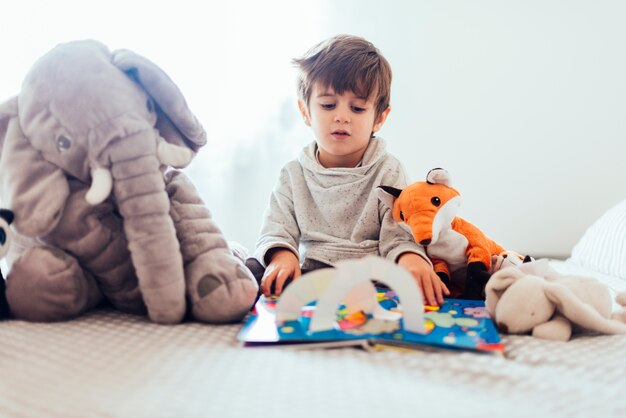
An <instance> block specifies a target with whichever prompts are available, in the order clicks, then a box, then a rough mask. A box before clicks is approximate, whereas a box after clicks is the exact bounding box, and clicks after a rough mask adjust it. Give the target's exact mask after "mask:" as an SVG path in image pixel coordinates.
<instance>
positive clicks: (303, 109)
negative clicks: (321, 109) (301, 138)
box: [298, 99, 311, 126]
mask: <svg viewBox="0 0 626 418" xmlns="http://www.w3.org/2000/svg"><path fill="white" fill-rule="evenodd" d="M298 108H299V109H300V114H301V115H302V119H303V120H304V123H306V126H311V118H310V117H309V111H308V110H307V108H306V105H305V104H304V102H303V101H302V99H298Z"/></svg>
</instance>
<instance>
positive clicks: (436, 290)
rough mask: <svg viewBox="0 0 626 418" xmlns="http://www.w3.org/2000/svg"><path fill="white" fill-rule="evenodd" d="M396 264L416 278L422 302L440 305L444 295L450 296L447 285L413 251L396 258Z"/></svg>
mask: <svg viewBox="0 0 626 418" xmlns="http://www.w3.org/2000/svg"><path fill="white" fill-rule="evenodd" d="M398 264H399V265H400V266H402V267H404V268H405V269H407V270H408V271H409V272H410V273H411V274H412V275H413V277H414V278H415V280H417V283H418V284H419V286H420V289H421V291H422V295H423V296H424V303H426V304H428V305H433V306H435V305H441V304H442V303H443V297H444V295H445V296H450V291H449V290H448V288H447V286H446V285H445V284H444V283H443V282H442V281H441V279H440V278H439V276H437V274H436V273H435V271H434V270H433V268H432V267H431V266H430V264H428V262H427V261H426V260H424V259H423V258H422V257H421V256H419V255H417V254H415V253H404V254H402V255H400V257H399V258H398Z"/></svg>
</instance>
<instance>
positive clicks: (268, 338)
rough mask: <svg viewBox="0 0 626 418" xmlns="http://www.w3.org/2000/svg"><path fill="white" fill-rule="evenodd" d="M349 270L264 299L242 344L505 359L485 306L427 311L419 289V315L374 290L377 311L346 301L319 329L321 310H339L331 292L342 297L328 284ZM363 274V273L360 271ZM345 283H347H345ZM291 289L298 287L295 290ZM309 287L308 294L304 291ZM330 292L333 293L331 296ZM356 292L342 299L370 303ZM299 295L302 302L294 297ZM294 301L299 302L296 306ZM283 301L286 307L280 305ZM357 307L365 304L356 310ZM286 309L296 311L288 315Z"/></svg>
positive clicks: (455, 304) (462, 304) (460, 304)
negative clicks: (441, 352)
mask: <svg viewBox="0 0 626 418" xmlns="http://www.w3.org/2000/svg"><path fill="white" fill-rule="evenodd" d="M368 262H369V264H367V265H366V267H367V268H368V271H372V270H376V269H378V270H380V271H382V272H383V273H382V275H383V276H388V275H389V271H391V272H395V273H397V271H394V270H393V269H391V270H389V271H384V269H382V270H381V269H380V268H381V267H385V268H386V267H387V266H386V265H385V264H384V263H382V264H381V261H379V260H374V261H373V262H374V264H372V261H371V260H368ZM361 267H362V266H361ZM372 267H373V268H372ZM345 270H346V269H345V266H342V268H340V269H339V273H341V274H337V273H336V272H331V271H328V272H319V273H315V276H314V274H313V273H309V275H310V277H306V276H307V275H305V276H302V278H300V279H299V280H298V281H296V282H294V283H293V284H292V285H290V286H289V287H288V288H287V289H286V291H285V292H284V293H283V295H282V296H281V298H276V297H271V298H265V297H264V296H261V298H260V299H259V300H258V301H257V303H256V305H255V308H254V310H253V312H252V314H251V315H250V317H249V318H248V320H247V322H246V323H245V325H244V326H243V328H242V330H241V331H240V333H239V340H241V341H242V342H243V343H244V345H245V346H248V347H254V346H280V347H287V348H296V349H301V348H332V347H343V346H361V347H364V348H366V349H374V350H377V349H384V348H395V349H401V350H404V349H424V348H426V349H429V348H430V349H452V350H471V351H476V352H485V353H492V354H500V355H502V354H503V352H504V346H503V344H502V343H501V342H500V336H499V335H498V332H497V330H496V327H495V325H494V323H493V321H492V320H491V319H490V318H489V315H488V314H487V311H486V310H485V304H484V301H476V300H461V299H446V300H445V302H444V303H443V304H442V305H441V306H423V305H422V304H421V295H419V291H417V290H416V293H418V296H419V298H418V301H417V304H418V308H419V310H418V311H416V310H415V309H414V308H415V306H414V305H415V303H416V302H415V300H412V304H411V306H410V307H409V306H407V309H403V307H402V305H401V303H400V300H401V299H402V298H398V293H397V292H395V291H394V290H391V289H385V288H381V287H377V288H374V287H373V285H370V286H371V296H372V297H373V298H374V302H373V304H374V305H377V306H375V307H373V308H372V309H367V306H369V305H368V304H366V303H365V304H361V305H359V306H364V307H365V308H364V309H363V310H359V309H358V306H357V309H354V306H352V308H353V309H348V306H346V305H349V303H347V302H345V303H344V304H339V306H338V309H333V310H332V312H331V320H330V325H329V326H326V327H324V326H321V327H320V326H317V327H316V326H315V324H313V321H312V318H314V316H315V313H316V309H318V308H320V310H322V308H328V306H334V305H332V304H324V303H323V301H324V300H325V299H326V300H327V299H328V293H332V295H331V296H334V295H335V294H336V293H337V292H336V289H334V288H332V286H331V285H330V284H329V283H331V282H332V281H333V280H336V277H335V276H340V277H339V279H340V280H344V281H345V280H347V277H348V275H347V274H346V271H345ZM362 271H363V269H361V271H360V272H361V273H362ZM375 278H376V279H378V278H379V277H375ZM309 279H310V280H309ZM408 280H411V282H412V279H411V278H407V283H410V282H408ZM391 282H393V281H391ZM343 283H345V282H341V283H340V284H342V285H343ZM291 286H294V288H292V289H291V290H290V287H291ZM305 287H306V288H307V289H308V290H306V291H304V290H303V289H304V288H305ZM335 287H336V286H335ZM328 289H331V291H330V292H328ZM357 290H358V291H356V292H352V297H347V298H344V299H343V300H344V301H345V300H352V301H354V300H357V301H363V300H365V299H367V298H365V296H368V295H370V294H368V292H370V290H368V287H367V286H364V287H363V286H361V289H360V290H359V289H357ZM405 293H406V292H405ZM298 294H299V295H300V297H299V298H294V297H293V295H298ZM355 294H356V296H355ZM302 295H307V296H306V297H305V296H302ZM320 295H321V296H320ZM318 296H319V297H318ZM281 299H282V300H281ZM335 299H337V298H335ZM293 300H296V301H297V303H292V302H291V301H293ZM281 302H283V303H282V305H283V306H279V305H281ZM288 302H289V303H288ZM358 303H360V302H357V303H354V305H355V306H356V305H358ZM370 305H371V304H370ZM279 308H280V309H279ZM409 308H410V309H409ZM286 310H290V311H293V312H292V313H291V314H290V315H285V314H284V311H286ZM381 312H383V314H380V313H381ZM405 312H411V315H412V316H413V317H416V316H417V317H418V319H419V321H418V322H419V324H418V326H416V325H415V324H413V325H411V326H410V327H408V326H406V324H407V323H409V322H413V323H415V321H411V320H410V319H408V318H404V313H405ZM318 313H320V314H321V312H318ZM277 318H278V319H277ZM281 318H282V319H281ZM407 319H408V320H407ZM422 323H423V327H422Z"/></svg>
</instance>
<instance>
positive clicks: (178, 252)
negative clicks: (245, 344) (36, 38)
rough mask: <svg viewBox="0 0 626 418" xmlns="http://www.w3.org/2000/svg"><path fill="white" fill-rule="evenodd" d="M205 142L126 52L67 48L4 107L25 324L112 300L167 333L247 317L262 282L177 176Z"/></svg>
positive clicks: (159, 77) (14, 271)
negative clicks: (167, 328)
mask: <svg viewBox="0 0 626 418" xmlns="http://www.w3.org/2000/svg"><path fill="white" fill-rule="evenodd" d="M205 143H206V134H205V131H204V129H203V128H202V125H201V124H200V123H199V122H198V120H197V119H196V117H195V116H194V115H193V114H192V113H191V112H190V110H189V108H188V107H187V104H186V101H185V99H184V97H183V96H182V94H181V93H180V91H179V90H178V88H177V87H176V85H175V84H174V83H173V82H172V81H171V80H170V79H169V77H168V76H167V75H166V74H165V73H164V72H163V71H162V70H161V69H160V68H159V67H157V66H156V65H155V64H154V63H152V62H151V61H149V60H147V59H145V58H143V57H141V56H139V55H137V54H135V53H133V52H131V51H128V50H118V51H114V52H110V51H109V50H108V49H107V48H106V47H105V46H104V45H102V44H101V43H99V42H96V41H91V40H85V41H76V42H70V43H66V44H61V45H59V46H57V47H55V48H54V49H52V50H51V51H50V52H48V53H47V54H46V55H44V56H43V57H41V58H40V59H39V60H38V61H37V62H36V63H35V64H34V65H33V67H32V68H31V70H30V71H29V72H28V74H27V76H26V78H25V80H24V82H23V84H22V89H21V91H20V93H19V95H18V96H17V97H14V98H12V99H10V100H8V101H7V102H5V103H3V104H2V105H0V152H1V155H0V192H1V201H2V204H3V205H5V206H6V207H9V208H11V210H12V211H13V213H14V214H15V219H14V221H13V224H12V227H13V228H14V232H15V234H14V243H15V244H19V245H14V247H16V250H15V251H13V250H11V251H10V253H9V257H8V264H9V272H8V275H7V283H6V287H7V288H6V292H7V298H8V302H9V306H10V307H11V313H12V315H13V316H14V317H16V318H22V319H26V320H34V321H54V320H63V319H68V318H72V317H75V316H77V315H79V314H81V313H83V312H85V311H87V310H88V309H90V308H92V307H94V306H96V305H97V304H99V303H100V302H101V301H102V300H103V299H104V300H108V301H109V302H110V303H111V304H112V305H113V306H115V307H116V308H118V309H120V310H122V311H125V312H132V313H138V314H142V313H145V312H146V311H147V314H148V316H149V318H150V319H151V320H153V321H155V322H158V323H163V324H173V323H177V322H180V321H181V320H182V319H183V318H184V317H185V315H186V313H189V314H190V315H191V316H192V317H194V318H196V319H198V320H201V321H206V322H214V323H220V322H231V321H237V320H239V319H241V318H242V317H243V316H244V315H245V314H246V313H247V311H248V310H249V308H250V307H251V306H252V305H253V303H254V301H255V299H256V295H257V288H258V286H257V284H256V282H255V280H254V278H253V277H252V276H251V274H250V273H249V272H248V271H247V269H246V268H245V266H244V265H243V263H242V260H240V259H239V258H237V257H235V256H234V255H233V254H232V252H231V251H230V249H229V247H228V244H227V241H226V240H225V238H224V236H223V235H222V233H221V231H220V230H219V229H218V227H217V226H216V224H215V223H214V222H213V221H212V219H211V215H210V213H209V210H208V209H207V208H206V207H205V206H204V204H203V202H202V200H201V199H200V197H199V196H198V193H197V191H196V190H195V188H194V186H193V185H192V183H191V182H190V181H189V180H188V179H187V178H186V177H185V176H184V175H183V174H182V172H180V171H177V170H174V169H172V168H171V167H182V166H184V165H186V164H188V163H189V161H190V160H191V158H192V157H193V155H194V154H195V152H196V151H197V150H198V149H199V148H200V147H201V146H202V145H204V144H205Z"/></svg>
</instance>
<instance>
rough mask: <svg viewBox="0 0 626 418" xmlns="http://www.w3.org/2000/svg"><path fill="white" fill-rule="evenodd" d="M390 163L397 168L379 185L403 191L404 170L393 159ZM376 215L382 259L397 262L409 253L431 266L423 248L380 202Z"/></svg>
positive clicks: (404, 184) (404, 185) (390, 171)
mask: <svg viewBox="0 0 626 418" xmlns="http://www.w3.org/2000/svg"><path fill="white" fill-rule="evenodd" d="M391 161H392V162H395V164H397V166H396V167H393V169H392V170H389V172H388V173H389V174H388V175H386V176H384V177H383V183H382V184H381V185H385V186H392V187H396V188H398V189H403V188H404V187H406V185H407V181H406V174H405V172H404V168H403V167H402V165H401V164H400V162H399V161H397V160H395V158H392V159H391ZM378 213H379V216H380V236H379V240H378V250H379V252H380V255H381V256H382V257H385V258H387V259H389V260H391V261H393V262H397V261H398V257H400V255H401V254H402V253H406V252H410V253H415V254H418V255H419V256H421V257H422V258H424V259H425V260H426V261H427V262H428V263H429V264H430V265H431V266H432V262H431V261H430V259H429V258H428V256H427V255H426V251H425V250H424V247H423V246H422V245H419V244H417V243H416V242H415V240H414V239H413V235H412V234H411V233H410V232H408V231H407V230H405V229H404V228H402V227H401V226H400V224H398V223H397V222H396V221H395V220H394V219H393V216H392V214H391V209H390V208H388V207H387V206H386V205H384V204H383V203H382V202H378Z"/></svg>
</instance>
